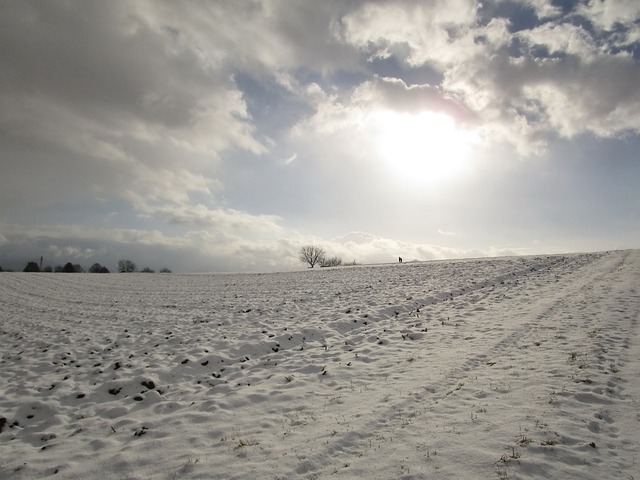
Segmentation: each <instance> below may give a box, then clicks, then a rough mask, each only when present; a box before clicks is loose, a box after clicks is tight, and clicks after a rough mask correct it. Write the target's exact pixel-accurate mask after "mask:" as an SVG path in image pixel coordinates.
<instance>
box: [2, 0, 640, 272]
mask: <svg viewBox="0 0 640 480" xmlns="http://www.w3.org/2000/svg"><path fill="white" fill-rule="evenodd" d="M639 86H640V2H637V0H506V1H495V0H487V1H482V2H478V1H472V0H422V1H418V0H416V1H411V0H407V1H357V0H352V1H338V0H323V1H315V0H313V1H312V0H306V1H305V0H240V1H222V0H211V1H195V0H194V1H188V0H185V1H181V2H174V1H173V0H148V1H146V0H136V1H130V0H122V1H118V0H110V1H108V2H107V1H99V0H96V1H86V0H77V1H76V0H64V1H62V0H60V1H55V0H52V1H47V2H42V1H37V0H33V1H32V0H3V1H2V2H0V162H1V163H0V168H1V170H0V172H1V173H0V266H2V267H3V268H5V269H6V268H20V269H21V268H22V267H23V266H24V264H25V263H26V261H28V260H38V259H39V257H40V256H41V255H42V256H44V263H45V265H47V264H49V265H53V266H55V265H59V264H64V263H66V262H68V261H71V262H72V263H80V264H81V265H83V266H84V267H85V268H87V267H89V266H90V265H91V264H92V263H94V262H100V263H102V264H103V265H106V266H107V267H108V268H110V269H115V266H116V263H117V260H118V259H121V258H127V259H131V260H133V261H134V262H135V263H137V264H138V266H139V267H143V266H149V267H151V268H154V269H158V268H160V267H168V268H171V269H172V270H174V271H186V272H207V271H270V270H287V269H296V268H304V266H303V265H302V264H300V263H299V261H298V260H297V253H298V250H299V248H300V246H301V245H304V244H318V245H320V246H322V247H324V249H325V250H326V251H327V252H328V253H330V254H332V255H337V256H340V257H342V258H343V260H345V261H351V260H356V261H357V262H358V263H368V262H389V261H396V260H397V257H398V256H402V257H403V258H404V259H405V261H407V260H429V259H435V258H456V257H473V256H483V255H503V254H538V253H558V252H576V251H593V250H606V249H614V248H640V188H639V185H640V87H639Z"/></svg>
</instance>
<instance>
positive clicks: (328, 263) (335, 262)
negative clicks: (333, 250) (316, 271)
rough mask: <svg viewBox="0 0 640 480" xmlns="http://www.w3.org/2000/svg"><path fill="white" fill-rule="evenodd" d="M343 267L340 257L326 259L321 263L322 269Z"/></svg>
mask: <svg viewBox="0 0 640 480" xmlns="http://www.w3.org/2000/svg"><path fill="white" fill-rule="evenodd" d="M340 265H342V259H341V258H340V257H324V258H323V259H322V261H321V262H320V266H321V267H339V266H340Z"/></svg>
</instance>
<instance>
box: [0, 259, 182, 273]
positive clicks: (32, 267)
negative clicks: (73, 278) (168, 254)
mask: <svg viewBox="0 0 640 480" xmlns="http://www.w3.org/2000/svg"><path fill="white" fill-rule="evenodd" d="M2 271H4V270H2V267H0V272H2ZM22 271H23V272H56V273H84V272H85V270H84V268H82V266H81V265H79V264H73V263H71V262H67V263H65V264H64V265H57V266H55V267H51V265H47V266H46V267H44V268H42V260H40V264H38V262H27V265H26V266H25V267H24V269H23V270H22ZM88 271H89V273H110V271H109V269H108V268H107V267H105V266H103V265H100V264H99V263H94V264H93V265H91V267H90V268H89V270H88ZM137 271H138V267H137V266H136V264H135V263H134V262H132V261H131V260H119V261H118V272H120V273H132V272H137ZM159 271H160V273H171V270H169V269H168V268H166V267H163V268H161V269H160V270H159ZM140 272H142V273H154V272H155V270H152V269H151V268H149V267H144V268H143V269H142V270H140Z"/></svg>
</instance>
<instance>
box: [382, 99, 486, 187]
mask: <svg viewBox="0 0 640 480" xmlns="http://www.w3.org/2000/svg"><path fill="white" fill-rule="evenodd" d="M370 121H371V125H372V127H373V130H374V133H373V135H374V145H375V151H376V154H377V155H378V157H379V159H380V161H381V162H382V164H383V167H384V169H385V170H387V171H388V172H389V173H390V174H391V175H393V176H394V177H396V178H397V179H398V180H399V181H401V182H403V183H406V184H410V185H415V186H425V185H437V184H440V183H443V182H444V181H446V180H449V179H451V178H454V177H457V176H459V175H461V174H462V173H464V172H466V171H467V169H468V168H469V164H470V161H471V155H472V147H473V144H474V143H476V142H477V138H476V136H475V135H474V134H473V133H470V132H468V131H466V130H462V129H459V128H457V127H456V124H455V122H454V120H453V119H452V118H451V117H449V116H448V115H445V114H441V113H433V112H422V113H419V114H416V115H412V114H407V113H396V112H391V111H380V112H376V113H374V114H372V115H371V117H370Z"/></svg>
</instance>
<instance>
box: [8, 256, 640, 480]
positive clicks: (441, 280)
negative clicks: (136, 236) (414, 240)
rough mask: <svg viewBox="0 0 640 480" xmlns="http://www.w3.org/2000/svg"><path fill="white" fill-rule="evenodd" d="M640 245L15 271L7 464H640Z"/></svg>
mask: <svg viewBox="0 0 640 480" xmlns="http://www.w3.org/2000/svg"><path fill="white" fill-rule="evenodd" d="M639 288H640V251H615V252H603V253H593V254H572V255H562V256H537V257H513V258H497V259H496V258H491V259H477V260H463V261H439V262H425V263H404V264H402V265H380V266H357V267H343V268H335V269H313V270H305V271H301V272H288V273H273V274H237V275H215V274H212V275H198V274H185V275H182V274H37V273H36V274H26V273H2V274H0V304H1V305H2V308H1V311H0V358H1V360H0V372H1V374H0V418H4V419H5V420H6V421H4V422H2V421H1V420H0V423H1V424H2V432H0V478H3V479H24V478H43V477H48V476H52V475H55V477H56V478H66V479H67V478H68V479H92V478H101V479H102V478H114V479H116V478H117V479H177V478H189V479H192V478H193V479H195V478H201V479H210V478H220V479H222V478H224V479H230V478H238V479H241V478H242V479H246V478H273V479H276V478H278V479H285V478H308V479H312V478H368V479H391V478H393V479H396V478H406V479H427V478H428V479H451V478H456V479H478V478H496V479H507V478H508V479H532V478H535V479H542V478H544V479H567V478H580V479H602V478H620V479H627V480H629V479H633V478H636V479H640V458H639V453H638V452H640V448H638V445H639V444H640V442H639V440H640V403H639V402H640V377H639V374H640V336H639V333H640V331H639V327H638V319H639V317H640V295H639V291H638V290H639Z"/></svg>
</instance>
